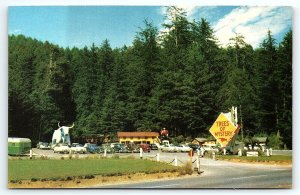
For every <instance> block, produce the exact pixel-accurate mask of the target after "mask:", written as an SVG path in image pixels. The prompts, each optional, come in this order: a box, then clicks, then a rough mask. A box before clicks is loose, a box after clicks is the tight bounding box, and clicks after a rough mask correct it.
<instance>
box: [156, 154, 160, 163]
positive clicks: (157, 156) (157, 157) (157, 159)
mask: <svg viewBox="0 0 300 195" xmlns="http://www.w3.org/2000/svg"><path fill="white" fill-rule="evenodd" d="M156 161H157V162H159V153H157V155H156Z"/></svg>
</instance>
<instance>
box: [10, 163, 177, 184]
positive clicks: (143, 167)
mask: <svg viewBox="0 0 300 195" xmlns="http://www.w3.org/2000/svg"><path fill="white" fill-rule="evenodd" d="M177 169H178V167H174V166H171V165H168V164H165V163H159V162H155V161H146V160H139V159H88V160H85V159H67V158H65V159H64V160H41V159H35V160H8V180H9V181H10V180H31V179H32V178H34V179H36V180H40V179H53V178H67V177H78V176H86V175H122V174H131V173H137V172H148V173H157V172H165V171H175V170H177Z"/></svg>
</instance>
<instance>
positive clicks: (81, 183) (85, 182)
mask: <svg viewBox="0 0 300 195" xmlns="http://www.w3.org/2000/svg"><path fill="white" fill-rule="evenodd" d="M178 177H186V176H181V175H179V173H178V172H172V173H154V174H145V173H136V174H130V175H122V176H95V178H92V179H81V178H72V179H70V180H69V181H52V180H50V181H30V180H26V181H25V180H22V181H18V182H16V183H12V182H9V183H8V188H91V187H93V186H102V185H103V186H104V185H109V184H116V183H118V184H126V183H133V182H140V181H141V180H144V181H154V180H164V179H172V178H178Z"/></svg>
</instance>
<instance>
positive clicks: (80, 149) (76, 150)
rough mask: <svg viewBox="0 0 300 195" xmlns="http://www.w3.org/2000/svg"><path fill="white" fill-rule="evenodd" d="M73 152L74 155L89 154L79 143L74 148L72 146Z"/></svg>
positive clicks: (74, 144)
mask: <svg viewBox="0 0 300 195" xmlns="http://www.w3.org/2000/svg"><path fill="white" fill-rule="evenodd" d="M71 152H72V153H82V154H85V153H87V150H86V148H85V147H83V146H82V145H81V144H79V143H73V144H72V146H71Z"/></svg>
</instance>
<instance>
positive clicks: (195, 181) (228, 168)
mask: <svg viewBox="0 0 300 195" xmlns="http://www.w3.org/2000/svg"><path fill="white" fill-rule="evenodd" d="M157 152H158V151H151V153H145V154H144V158H146V159H152V160H156V155H157ZM34 153H35V154H36V155H46V156H48V157H50V158H59V157H61V156H68V155H67V154H54V153H53V151H52V150H46V151H45V150H38V149H34ZM111 155H112V154H108V156H111ZM119 155H120V156H121V157H122V156H123V157H126V156H129V155H134V156H136V157H137V158H139V154H138V153H135V154H119ZM79 156H80V157H82V158H84V157H86V156H88V154H80V155H79ZM175 156H176V157H177V159H178V165H182V164H184V163H186V162H187V161H188V159H189V158H188V155H187V153H161V152H160V161H164V162H168V163H169V162H172V161H173V160H174V158H175ZM195 159H196V158H195V157H193V161H194V160H195ZM174 163H175V162H172V164H173V165H174ZM200 164H201V166H200V169H201V171H204V172H203V173H202V174H201V175H194V176H191V177H188V178H180V179H172V180H161V181H152V182H147V181H146V182H140V183H129V184H122V185H106V186H89V188H90V187H93V188H289V187H292V165H290V166H274V165H257V164H245V163H233V162H227V161H215V160H212V159H207V158H200ZM193 165H194V166H196V163H194V164H193ZM129 182H130V181H129Z"/></svg>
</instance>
